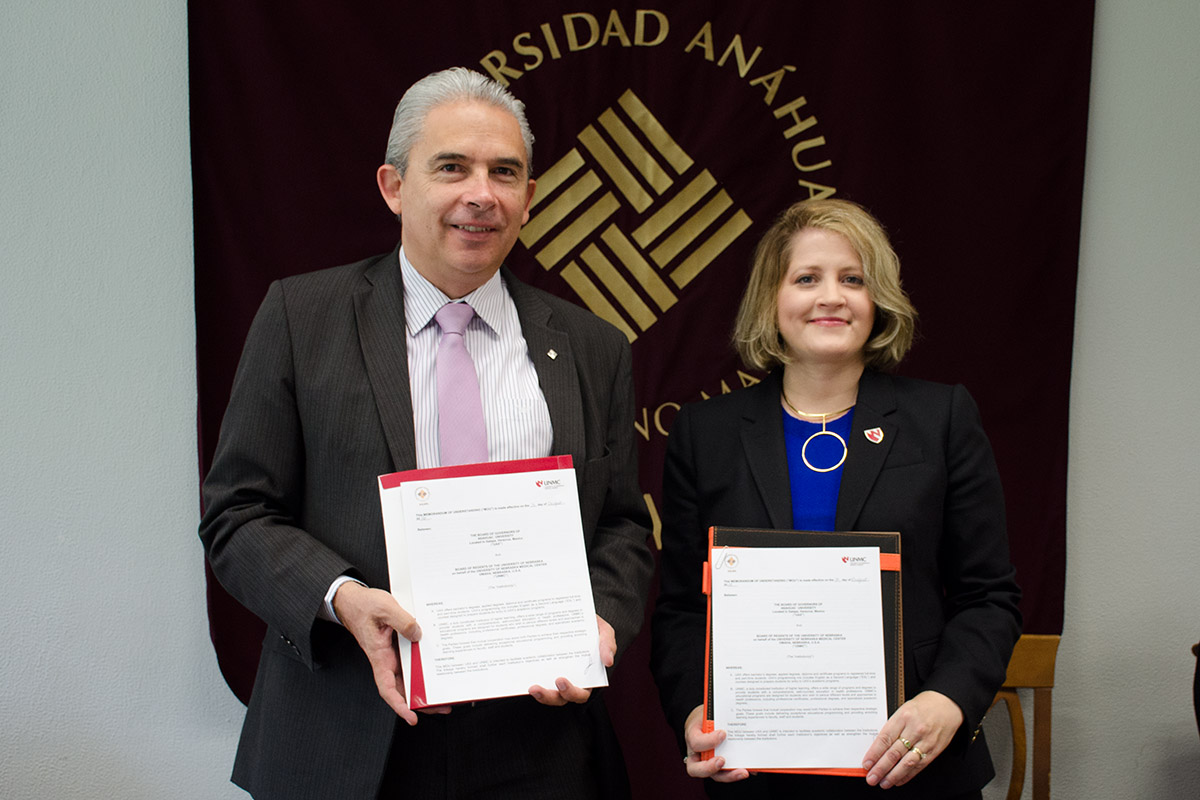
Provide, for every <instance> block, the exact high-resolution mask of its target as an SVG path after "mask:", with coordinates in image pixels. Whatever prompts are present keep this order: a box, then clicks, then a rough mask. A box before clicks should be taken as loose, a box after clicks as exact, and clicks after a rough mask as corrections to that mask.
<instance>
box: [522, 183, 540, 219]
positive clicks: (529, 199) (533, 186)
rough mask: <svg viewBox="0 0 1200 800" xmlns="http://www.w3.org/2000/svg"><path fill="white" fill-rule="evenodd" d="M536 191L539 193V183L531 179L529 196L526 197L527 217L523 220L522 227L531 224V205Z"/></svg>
mask: <svg viewBox="0 0 1200 800" xmlns="http://www.w3.org/2000/svg"><path fill="white" fill-rule="evenodd" d="M535 191H537V181H535V180H534V179H533V178H530V179H529V194H528V195H526V196H525V217H524V219H522V220H521V224H522V225H524V224H525V223H526V222H529V206H530V204H531V203H533V193H534V192H535Z"/></svg>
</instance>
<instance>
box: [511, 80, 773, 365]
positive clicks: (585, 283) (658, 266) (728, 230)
mask: <svg viewBox="0 0 1200 800" xmlns="http://www.w3.org/2000/svg"><path fill="white" fill-rule="evenodd" d="M597 123H598V124H597ZM578 141H579V144H578V145H577V146H575V147H573V148H572V149H571V150H570V152H568V153H567V154H566V155H565V156H563V157H562V158H560V159H559V160H558V161H557V162H556V163H555V164H554V166H552V167H550V168H549V169H548V170H546V171H545V172H544V173H543V174H542V175H541V176H540V177H539V178H538V185H537V192H536V194H535V195H534V199H533V203H532V205H531V206H530V217H529V222H528V224H526V225H525V227H524V229H523V230H522V231H521V242H522V243H523V244H524V245H525V247H526V248H528V249H529V251H530V252H531V253H533V255H534V258H535V259H537V262H538V263H539V264H541V265H542V267H543V268H544V269H546V270H553V269H558V270H559V271H560V274H561V275H562V277H563V280H565V281H566V282H567V284H568V285H569V286H570V287H571V288H572V289H573V290H574V291H575V294H577V295H578V296H579V299H580V300H582V301H583V303H584V304H585V305H586V306H587V307H588V308H590V309H591V310H592V313H594V314H596V315H597V316H599V317H601V318H603V319H606V320H608V321H609V322H611V323H612V324H613V325H616V326H617V327H618V328H620V329H621V330H622V331H624V332H625V336H626V337H628V339H629V341H630V342H632V341H633V340H634V339H636V338H637V337H638V331H645V330H646V329H648V328H649V327H650V326H651V325H653V324H654V323H655V322H656V321H657V320H658V318H659V317H660V316H661V315H662V314H663V313H665V312H666V311H667V309H669V308H671V306H673V305H675V301H676V299H677V298H678V295H677V292H678V291H679V290H681V289H683V288H684V287H685V286H687V285H688V284H689V283H690V282H691V281H692V280H693V279H695V277H696V276H697V275H699V274H700V273H701V272H703V271H704V269H705V267H707V266H708V265H709V264H711V263H712V262H713V260H714V259H716V257H717V256H719V255H720V254H721V253H722V252H723V251H724V250H725V248H727V247H729V245H730V244H732V243H733V242H734V240H736V239H737V238H738V237H739V236H741V235H742V233H744V232H745V230H746V229H747V228H749V227H750V222H751V220H750V217H749V216H747V214H746V212H745V211H742V210H741V209H740V208H735V207H734V204H733V200H732V199H731V198H730V197H729V195H728V194H727V193H726V192H725V190H724V189H722V188H720V187H719V186H718V185H717V182H716V179H714V178H713V176H712V175H711V174H710V173H709V171H708V170H707V169H701V168H700V167H698V166H696V165H695V164H694V162H693V161H692V158H691V157H690V156H689V155H688V154H687V153H685V152H684V151H683V148H681V147H680V146H679V145H678V143H676V141H675V139H673V138H672V137H671V135H670V134H669V133H667V131H666V129H665V128H663V126H662V125H661V124H660V123H659V121H658V120H657V119H655V117H654V115H653V114H651V113H650V111H649V109H647V108H646V106H645V105H644V104H643V103H642V101H641V100H639V99H638V97H637V95H635V94H634V93H633V92H632V91H629V90H627V91H626V92H625V93H624V94H623V95H621V97H620V99H619V100H618V101H617V103H616V105H615V106H611V107H609V108H607V109H605V111H604V113H602V114H601V115H600V116H599V118H598V120H597V122H596V123H593V124H590V125H588V126H587V127H586V128H584V129H583V131H582V132H581V133H580V134H579V137H578ZM623 206H624V207H626V208H631V209H633V211H634V213H635V219H636V221H635V223H634V224H633V225H632V229H631V230H623V229H622V228H620V227H618V226H617V225H616V224H615V223H613V222H610V221H609V220H610V218H611V217H612V216H613V214H615V213H616V212H617V210H618V209H620V208H622V207H623ZM601 286H603V290H602V289H601ZM604 290H607V294H606V292H605V291H604ZM635 328H636V330H635Z"/></svg>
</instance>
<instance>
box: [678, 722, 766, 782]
mask: <svg viewBox="0 0 1200 800" xmlns="http://www.w3.org/2000/svg"><path fill="white" fill-rule="evenodd" d="M703 723H704V706H702V705H700V706H696V707H695V708H694V709H692V713H690V714H688V718H687V722H685V723H683V739H684V741H685V742H686V743H687V757H686V758H685V759H684V762H685V763H686V764H687V772H688V775H691V776H692V777H693V778H712V779H713V780H714V781H717V782H718V783H733V782H734V781H740V780H745V779H746V778H748V777H750V773H749V772H748V771H747V770H744V769H725V759H724V758H722V757H721V756H716V755H714V756H713V757H712V758H710V759H707V760H705V759H702V758H701V757H700V753H701V752H703V751H705V750H713V749H715V748H716V746H717V745H719V744H720V743H721V742H723V741H725V731H711V732H710V733H704V731H703V730H702V728H701V726H702V725H703Z"/></svg>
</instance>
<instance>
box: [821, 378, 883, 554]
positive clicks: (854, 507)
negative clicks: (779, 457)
mask: <svg viewBox="0 0 1200 800" xmlns="http://www.w3.org/2000/svg"><path fill="white" fill-rule="evenodd" d="M895 409H896V396H895V392H894V391H893V389H892V380H891V378H890V377H888V376H887V375H884V374H881V373H878V372H874V371H872V370H867V371H865V372H863V375H862V378H861V379H860V380H859V383H858V401H857V403H856V405H855V409H854V422H853V424H852V425H851V429H850V441H849V442H847V443H846V444H847V447H848V448H849V451H850V452H849V454H848V455H847V456H846V466H845V467H844V468H843V469H842V486H841V490H840V491H839V492H838V504H837V521H836V525H837V528H838V530H843V531H848V530H854V528H855V523H856V521H857V520H858V515H859V513H861V512H862V508H863V504H865V503H866V501H867V495H869V494H870V493H871V487H872V486H874V485H875V479H876V478H878V477H879V470H881V469H882V468H883V462H884V461H885V460H886V459H887V454H888V452H889V451H890V450H891V449H892V444H893V443H895V441H896V432H897V430H898V428H897V427H896V425H894V424H893V423H891V422H889V421H888V419H887V416H888V415H889V414H891V413H892V412H893V411H894V410H895ZM876 428H878V429H879V431H880V432H882V434H883V438H882V439H879V440H878V442H877V441H876V440H875V439H873V438H872V439H868V438H867V435H866V432H867V431H872V430H874V429H876Z"/></svg>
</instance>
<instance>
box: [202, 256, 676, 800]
mask: <svg viewBox="0 0 1200 800" xmlns="http://www.w3.org/2000/svg"><path fill="white" fill-rule="evenodd" d="M504 280H505V282H506V284H507V286H508V289H509V293H510V295H511V296H512V298H513V301H514V302H515V304H516V307H517V311H518V314H519V316H520V320H521V329H522V332H523V333H524V336H525V339H526V341H527V342H528V345H529V353H530V357H531V358H532V359H533V363H534V366H535V368H536V370H537V373H538V377H539V380H540V383H541V388H542V392H543V394H544V395H545V398H546V403H547V405H548V406H549V411H550V419H551V422H552V424H553V428H554V443H553V452H554V453H555V454H570V455H571V456H572V457H573V458H574V463H575V468H576V473H577V479H578V485H579V495H580V498H579V499H580V506H581V514H582V519H583V529H584V536H585V539H586V546H587V553H588V561H589V566H590V571H591V579H592V586H593V592H594V596H595V606H596V612H597V613H598V614H599V615H600V616H602V617H603V618H604V619H605V620H607V621H608V622H609V623H610V624H611V625H612V626H613V628H614V629H615V630H616V638H617V645H618V652H621V651H622V650H623V649H624V648H625V647H627V646H628V645H629V643H630V641H631V640H632V639H633V637H634V635H635V634H636V633H637V631H638V628H639V627H640V624H641V621H642V614H643V603H644V599H645V594H646V589H647V585H648V582H649V578H650V574H651V572H652V570H653V560H652V557H651V555H650V553H649V550H648V548H647V546H646V536H647V533H648V527H647V522H648V520H647V514H646V507H645V503H644V502H643V500H642V496H641V491H640V489H639V488H638V485H637V469H636V452H635V449H634V441H633V433H634V428H633V425H632V424H631V421H632V419H633V391H632V386H631V381H630V374H631V367H630V350H629V344H628V342H627V341H626V340H625V337H624V336H623V335H622V334H621V333H620V332H619V331H617V330H616V329H614V328H612V327H611V326H609V325H608V324H607V323H604V322H602V321H600V320H599V319H598V318H596V317H595V316H593V315H592V314H590V313H588V312H587V311H584V310H583V309H581V308H579V307H577V306H575V305H573V304H571V303H568V302H565V301H563V300H560V299H558V298H555V297H552V296H551V295H548V294H546V293H544V292H541V291H539V290H536V289H533V288H531V287H529V286H526V285H525V284H523V283H521V282H520V281H519V280H517V279H516V278H515V277H514V276H513V275H511V274H510V273H508V272H507V271H505V273H504ZM405 348H406V346H405V328H404V302H403V286H402V283H401V273H400V268H399V263H398V259H397V254H396V251H393V252H392V253H390V254H388V255H386V256H377V257H375V258H371V259H367V260H364V261H360V262H358V263H355V264H350V265H347V266H343V267H337V268H334V269H330V270H324V271H321V272H315V273H310V274H306V275H298V276H294V277H290V278H286V279H284V280H282V281H277V282H275V283H273V284H272V285H271V287H270V289H269V290H268V292H267V296H266V299H265V300H264V301H263V303H262V306H261V308H260V309H259V311H258V314H257V316H256V317H255V319H254V323H253V325H252V326H251V329H250V333H249V335H248V336H247V340H246V345H245V349H244V351H243V353H242V359H241V363H240V364H239V366H238V371H237V375H236V378H235V380H234V385H233V390H232V394H231V397H230V402H229V406H228V409H227V411H226V414H225V419H224V422H223V424H222V429H221V436H220V441H219V443H218V446H217V451H216V456H215V458H214V461H213V466H212V469H211V471H210V472H209V474H208V477H207V479H206V481H205V484H204V500H205V514H204V518H203V520H202V522H201V525H200V537H201V539H202V541H203V542H204V546H205V550H206V552H207V554H208V558H209V561H210V562H211V564H212V567H213V571H214V572H215V574H216V575H217V577H218V578H219V579H220V581H221V583H222V585H223V586H224V587H225V588H226V589H227V590H228V591H229V592H230V593H231V594H232V595H233V596H234V597H235V598H237V599H238V600H239V601H240V602H242V603H243V604H245V605H246V607H247V608H249V609H250V610H251V611H253V612H254V613H255V614H257V615H258V616H259V617H261V618H262V619H263V620H264V621H266V623H267V626H268V629H267V634H266V639H265V641H264V643H263V653H262V659H261V662H260V665H259V669H258V674H257V677H256V680H255V685H254V692H253V697H252V699H251V701H250V705H249V708H248V710H247V713H246V721H245V724H244V727H243V730H242V737H241V742H240V744H239V748H238V755H237V760H236V763H235V766H234V773H233V779H234V781H235V782H236V783H238V784H239V785H240V786H242V787H244V788H246V789H247V790H249V791H250V792H251V793H252V794H253V795H254V796H255V797H259V798H276V797H278V798H289V800H295V799H296V798H334V797H336V798H374V797H375V796H376V792H377V790H378V787H379V783H380V779H381V777H382V775H383V773H384V770H385V766H386V764H387V759H388V753H389V749H390V748H391V746H392V741H393V734H395V736H396V742H397V747H398V748H399V752H401V753H403V752H407V751H408V749H409V748H410V745H412V746H416V745H421V744H426V745H427V744H428V742H427V741H426V739H427V738H428V736H430V735H432V731H435V730H437V729H438V726H441V725H443V724H444V720H442V719H440V718H436V717H432V716H429V715H421V721H420V722H419V723H418V725H417V726H416V727H415V728H412V729H410V728H409V727H408V726H407V725H405V724H402V723H401V724H400V725H399V726H397V717H396V715H395V714H394V713H393V712H392V711H391V709H390V708H388V706H387V705H386V704H385V703H384V702H383V701H382V700H381V699H380V698H379V695H378V692H377V691H376V689H375V685H374V682H373V680H372V676H371V671H370V669H369V666H368V662H367V660H366V657H365V656H364V655H363V653H362V652H361V650H360V649H359V647H358V645H357V644H356V642H355V640H354V638H353V637H352V636H351V635H350V634H349V633H348V632H346V631H345V629H343V628H341V627H340V626H338V625H336V624H333V623H329V622H326V621H323V620H320V619H319V618H318V616H317V612H318V608H319V607H320V605H321V604H322V601H323V598H324V595H325V592H326V591H327V589H328V588H329V585H330V583H331V582H332V581H333V579H334V578H335V577H337V576H338V575H340V574H343V573H349V574H351V575H354V576H356V577H358V578H361V579H362V580H363V581H365V582H366V583H367V584H368V585H369V586H374V587H379V588H386V587H387V586H388V576H387V562H386V558H385V548H384V538H383V526H382V519H381V514H380V507H379V494H378V484H377V481H376V478H377V476H378V475H381V474H384V473H389V472H394V471H397V470H404V469H411V468H414V467H415V466H416V452H415V443H414V434H413V412H412V400H411V396H410V390H409V382H408V372H407V363H408V362H407V355H406V349H405ZM550 351H553V352H554V353H555V354H556V355H555V356H554V357H551V356H549V355H548V353H549V352H550ZM595 694H596V693H594V697H593V700H594V701H598V697H596V696H595ZM495 702H500V703H508V704H509V705H508V706H505V707H503V713H501V714H498V715H496V716H498V717H501V718H503V719H505V720H508V721H510V722H513V724H514V725H515V726H516V729H515V730H506V731H496V732H495V735H494V736H493V737H492V738H493V739H494V740H495V741H494V742H493V743H492V744H493V745H494V747H493V748H489V751H488V752H487V753H480V754H475V755H478V757H479V758H478V759H476V760H474V761H472V762H471V763H473V764H475V765H477V766H479V768H480V769H483V770H486V769H489V768H490V767H491V764H490V761H489V760H490V759H494V760H496V761H501V762H503V761H510V762H511V761H512V760H513V759H518V758H520V757H522V754H521V753H520V752H519V748H520V747H522V740H523V738H526V737H523V736H522V735H521V733H522V732H521V731H520V729H519V728H520V724H521V723H520V722H519V717H520V715H521V714H526V715H533V717H536V718H537V720H538V721H537V723H536V725H537V726H539V727H542V728H545V729H546V730H549V731H550V732H551V734H554V733H555V731H558V733H559V734H561V735H559V736H557V737H556V740H559V741H562V742H565V743H566V744H564V745H563V746H564V747H567V746H568V745H569V746H570V747H571V748H573V749H572V750H570V751H567V752H560V753H557V754H555V753H550V754H549V755H551V756H556V758H555V761H557V760H562V761H563V762H564V763H561V764H558V763H554V762H552V761H551V760H550V759H547V760H546V764H545V765H543V764H542V763H541V762H539V763H538V764H537V768H538V769H541V768H543V766H545V768H547V769H551V770H553V769H558V770H564V771H565V770H574V771H575V772H578V771H579V770H580V763H579V759H580V758H581V756H580V754H579V753H577V752H574V751H575V750H579V749H582V747H583V746H584V745H585V744H586V742H582V741H578V736H575V738H572V735H573V734H571V731H570V729H571V728H572V727H579V726H580V725H583V724H585V723H586V724H591V723H592V722H594V721H595V719H596V718H598V717H603V719H604V722H605V723H606V722H607V718H606V717H604V715H603V714H600V713H599V712H597V711H596V709H593V708H588V706H592V705H593V703H591V702H590V703H588V704H585V705H584V706H583V707H575V708H571V707H568V708H548V709H545V711H558V712H563V713H560V714H546V713H544V711H543V707H538V708H536V709H535V708H532V706H537V704H536V702H535V701H533V700H532V698H527V697H526V698H516V699H513V700H511V701H495ZM594 704H595V705H596V706H597V707H599V706H600V704H599V703H598V702H596V703H594ZM481 705H483V704H481ZM471 713H472V712H471V711H463V712H462V713H458V710H456V714H457V716H456V715H455V714H452V715H450V717H449V718H446V719H454V720H455V723H454V724H457V725H460V726H461V725H462V723H463V722H464V721H465V720H466V719H467V718H468V717H469V715H470V714H471ZM476 718H477V719H478V718H479V717H476ZM531 718H532V717H531ZM531 724H532V723H531ZM559 728H561V729H562V730H559ZM439 735H443V734H439ZM589 735H590V733H589ZM420 737H425V738H424V739H423V738H420ZM450 741H451V742H453V741H454V740H450ZM479 759H482V761H481V760H479Z"/></svg>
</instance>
